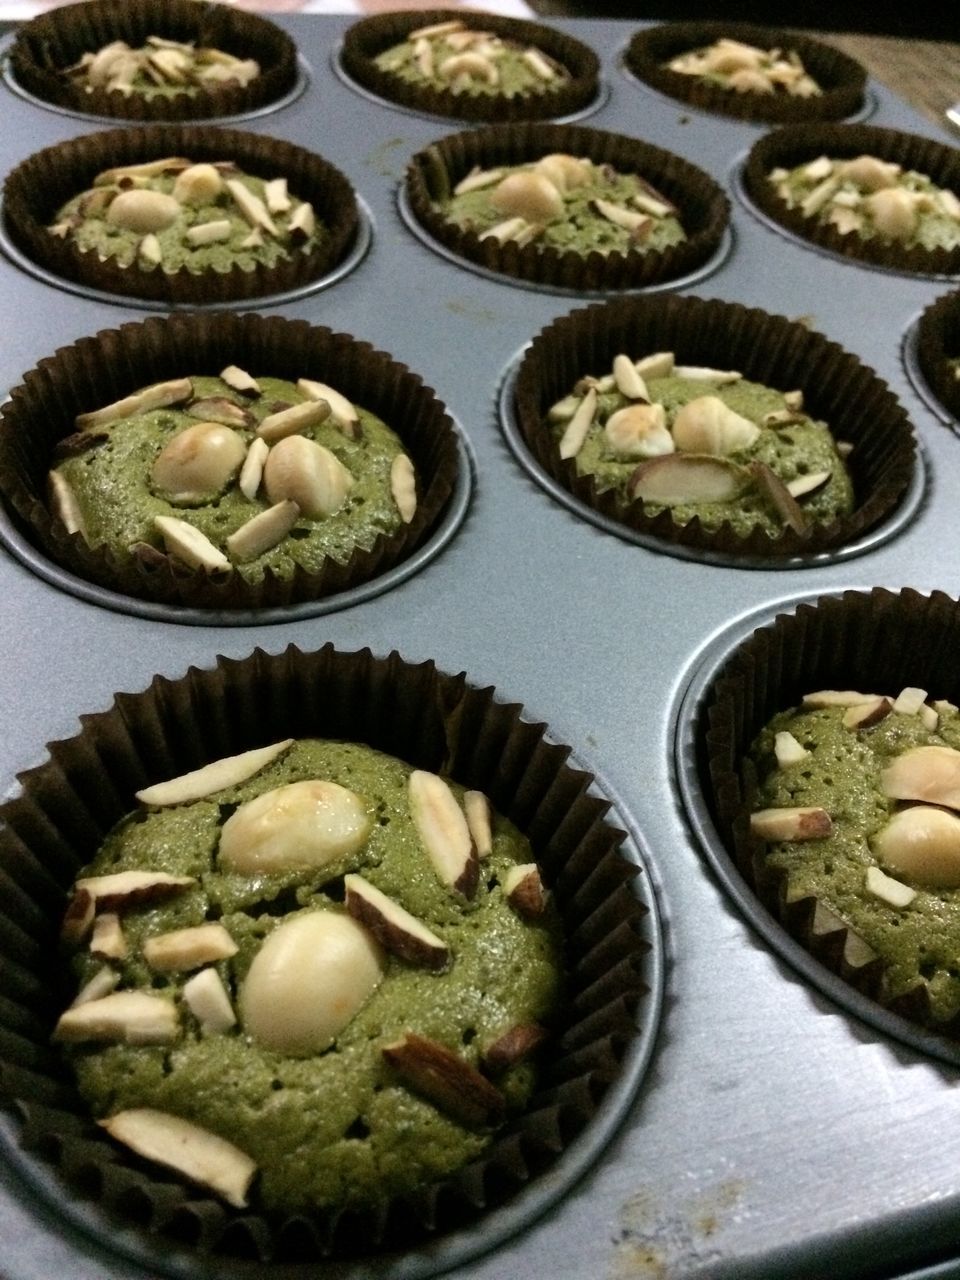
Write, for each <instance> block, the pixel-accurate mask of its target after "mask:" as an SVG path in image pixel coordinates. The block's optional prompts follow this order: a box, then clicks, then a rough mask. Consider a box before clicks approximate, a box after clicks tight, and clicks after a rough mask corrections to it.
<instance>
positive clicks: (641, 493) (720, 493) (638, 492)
mask: <svg viewBox="0 0 960 1280" xmlns="http://www.w3.org/2000/svg"><path fill="white" fill-rule="evenodd" d="M749 483H750V476H749V473H748V472H746V471H744V469H743V468H742V467H738V466H737V465H736V463H734V462H730V461H729V460H728V459H727V458H714V457H710V456H708V455H706V454H697V453H670V454H666V455H664V456H663V457H660V458H651V459H650V460H649V461H648V462H641V464H640V465H639V467H637V469H636V471H634V473H633V475H632V476H631V477H630V482H629V491H630V494H631V496H632V497H633V498H638V499H640V500H641V501H643V502H653V503H657V504H658V505H660V506H664V507H674V506H681V505H683V504H685V503H690V502H733V501H734V500H735V499H736V498H738V497H739V496H740V494H741V493H743V492H744V491H745V489H746V488H747V487H748V485H749Z"/></svg>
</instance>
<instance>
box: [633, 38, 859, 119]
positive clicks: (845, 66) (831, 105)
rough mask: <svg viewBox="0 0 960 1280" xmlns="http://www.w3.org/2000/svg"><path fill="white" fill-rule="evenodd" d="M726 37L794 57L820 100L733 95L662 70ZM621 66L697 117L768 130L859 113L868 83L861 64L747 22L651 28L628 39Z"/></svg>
mask: <svg viewBox="0 0 960 1280" xmlns="http://www.w3.org/2000/svg"><path fill="white" fill-rule="evenodd" d="M724 36H726V37H727V38H729V39H731V40H740V41H742V42H743V43H744V44H752V45H755V46H756V47H757V48H759V49H783V50H793V51H795V52H796V53H798V54H799V55H800V59H801V61H802V62H803V65H804V68H805V69H806V71H807V72H808V73H809V74H810V75H812V76H813V78H814V80H816V82H817V84H819V85H820V87H821V89H823V93H822V95H821V96H820V97H816V98H791V97H789V96H787V94H763V93H736V92H734V91H733V90H729V89H721V88H719V87H718V86H716V85H711V84H705V83H703V82H702V81H701V80H698V79H697V77H696V76H687V75H682V74H681V73H680V72H678V71H670V70H669V69H668V68H667V67H666V66H665V65H664V64H665V63H667V62H669V61H670V60H671V59H672V58H675V57H676V56H677V55H678V54H681V53H687V52H689V51H691V50H693V49H701V48H703V47H705V46H707V45H711V44H713V43H714V42H715V41H716V40H719V39H721V38H722V37H724ZM624 60H625V62H626V65H627V68H628V70H630V71H632V72H633V74H634V75H635V76H637V77H639V79H641V80H644V81H645V82H646V83H647V84H649V85H652V86H653V88H654V89H658V90H659V91H660V92H661V93H665V94H667V95H668V96H669V97H671V98H677V99H678V100H679V101H680V102H686V103H689V105H690V106H691V107H696V108H698V109H699V110H700V111H710V112H713V113H714V114H716V115H723V116H735V117H736V118H737V119H739V120H758V121H762V122H764V123H769V124H787V123H788V122H790V121H799V120H842V119H843V118H844V117H845V116H849V115H853V114H854V112H856V111H859V110H860V108H861V106H862V105H863V94H864V90H865V88H866V82H867V73H866V71H865V70H864V68H863V67H862V66H861V65H860V63H859V62H855V61H854V59H853V58H849V57H847V55H846V54H845V53H841V52H840V50H839V49H834V48H832V47H831V46H830V45H827V44H823V43H821V41H819V40H812V39H811V38H810V37H809V36H802V35H799V34H796V33H794V32H792V31H781V30H780V29H779V28H774V27H762V26H756V25H755V24H753V23H747V22H672V23H669V24H665V25H663V26H657V27H649V28H647V29H646V30H643V31H638V32H637V33H636V35H635V36H634V37H633V38H632V40H631V41H630V44H629V45H628V47H627V52H626V55H625V59H624Z"/></svg>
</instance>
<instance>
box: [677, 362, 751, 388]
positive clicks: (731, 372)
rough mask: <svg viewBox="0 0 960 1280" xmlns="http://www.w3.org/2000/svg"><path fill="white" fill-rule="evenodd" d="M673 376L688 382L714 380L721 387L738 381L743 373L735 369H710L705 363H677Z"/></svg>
mask: <svg viewBox="0 0 960 1280" xmlns="http://www.w3.org/2000/svg"><path fill="white" fill-rule="evenodd" d="M673 376H674V377H675V378H686V379H687V380H688V381H690V382H715V383H716V384H717V386H720V387H722V386H726V385H727V383H729V382H739V381H740V379H741V378H742V377H743V374H742V373H739V372H738V371H737V370H736V369H710V368H708V367H707V366H706V365H697V364H678V365H674V368H673Z"/></svg>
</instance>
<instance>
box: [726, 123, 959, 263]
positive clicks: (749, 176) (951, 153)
mask: <svg viewBox="0 0 960 1280" xmlns="http://www.w3.org/2000/svg"><path fill="white" fill-rule="evenodd" d="M743 178H744V185H745V188H746V191H747V194H748V195H749V196H750V198H751V199H752V200H754V201H755V203H756V204H757V205H758V206H759V207H760V209H761V210H762V211H763V212H764V213H766V214H768V215H769V216H770V217H771V218H772V219H773V220H774V221H776V222H777V223H779V224H781V225H782V226H783V227H785V228H787V229H788V230H789V231H791V232H793V233H794V234H796V235H798V236H800V237H801V238H803V239H806V240H809V241H812V242H813V243H814V244H816V245H819V246H822V247H823V248H825V249H829V250H830V251H832V252H835V253H838V254H841V255H842V256H844V257H848V258H856V259H860V260H862V261H864V262H869V263H873V264H875V265H877V266H883V267H888V268H891V269H894V270H903V271H909V272H916V273H919V274H938V275H939V274H953V273H955V272H956V271H957V270H958V269H960V152H958V151H956V150H955V149H953V148H951V147H947V146H944V144H943V143H939V142H934V141H932V140H931V139H929V138H921V137H917V136H914V135H911V134H905V133H898V132H896V131H894V130H892V129H874V128H868V127H866V126H862V125H860V126H857V125H846V126H845V125H798V126H795V127H792V128H789V129H783V130H780V131H778V132H776V133H773V134H770V135H768V136H767V137H766V138H763V139H761V140H760V142H758V143H756V144H755V145H754V147H753V148H752V149H751V151H750V154H749V156H748V158H747V163H746V167H745V169H744V175H743Z"/></svg>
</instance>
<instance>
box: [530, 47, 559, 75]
mask: <svg viewBox="0 0 960 1280" xmlns="http://www.w3.org/2000/svg"><path fill="white" fill-rule="evenodd" d="M521 57H522V58H523V60H524V62H525V63H526V64H527V66H528V67H529V68H530V70H531V71H532V72H533V74H534V75H535V76H538V77H539V79H541V80H545V81H546V82H547V83H549V82H550V81H551V80H556V78H557V73H556V71H555V70H554V68H553V66H552V65H551V64H550V63H549V62H548V61H547V59H546V58H545V57H544V56H543V54H542V53H541V52H540V50H539V49H524V51H523V53H522V54H521Z"/></svg>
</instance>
